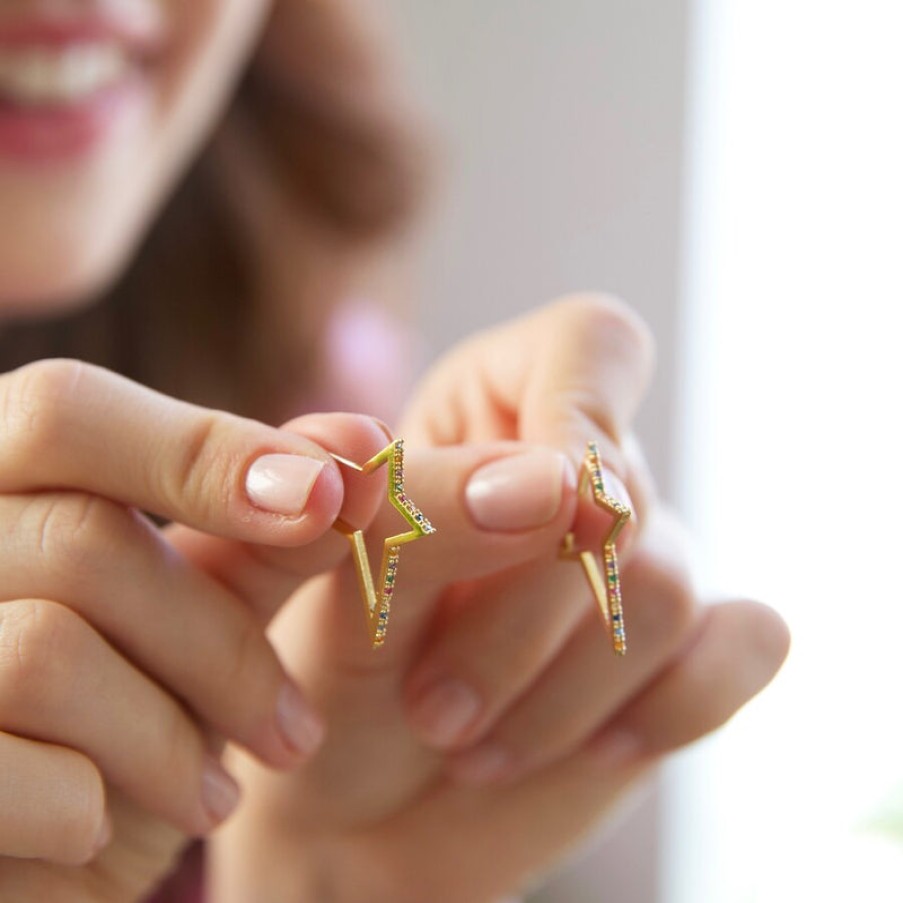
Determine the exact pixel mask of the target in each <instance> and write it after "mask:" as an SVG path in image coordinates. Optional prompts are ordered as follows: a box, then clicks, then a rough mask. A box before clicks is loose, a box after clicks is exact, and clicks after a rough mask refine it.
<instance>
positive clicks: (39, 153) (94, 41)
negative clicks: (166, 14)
mask: <svg viewBox="0 0 903 903" xmlns="http://www.w3.org/2000/svg"><path fill="white" fill-rule="evenodd" d="M161 39H162V35H161V32H160V29H159V27H158V26H154V25H152V23H150V22H149V21H148V22H138V21H137V20H136V21H125V20H122V21H120V20H117V19H115V18H111V17H106V16H105V17H99V16H85V17H80V18H78V19H57V18H52V19H51V18H43V19H36V18H31V19H28V20H24V19H23V20H19V21H12V20H7V21H3V19H2V17H0V60H2V58H3V57H4V56H5V58H6V61H7V65H8V66H10V65H11V66H12V67H13V69H15V68H16V66H22V67H23V69H25V70H27V69H28V65H29V57H31V60H30V64H31V65H32V67H33V66H34V63H35V60H34V57H35V56H36V55H38V56H39V55H41V54H43V55H44V56H50V57H51V58H53V56H54V54H56V55H59V57H60V58H62V57H63V56H65V55H66V54H67V53H68V52H70V51H76V50H78V48H85V47H91V46H95V47H97V46H100V47H112V48H115V49H116V50H117V51H118V52H120V53H121V54H122V55H123V56H124V57H126V58H127V59H128V66H125V67H123V69H122V71H121V72H120V73H118V74H117V75H116V76H115V77H114V78H111V79H110V80H108V81H107V82H105V83H98V84H96V85H95V86H93V87H92V88H90V89H89V90H87V91H85V90H84V86H82V89H83V90H77V89H75V88H74V87H73V86H71V85H66V84H65V77H64V76H63V75H61V74H60V72H58V71H56V69H55V67H54V66H51V67H50V71H49V72H48V71H44V72H43V73H42V74H41V75H39V76H35V73H34V72H33V71H32V72H31V73H30V74H29V73H28V72H25V74H24V75H22V76H21V78H22V79H24V81H25V83H26V84H25V88H23V87H22V84H21V83H17V82H16V80H15V79H13V84H14V85H17V88H16V89H14V88H12V87H11V86H10V83H9V82H8V81H6V82H4V81H0V157H5V158H7V159H10V160H14V161H17V162H20V163H29V164H40V163H46V162H57V161H64V160H71V159H74V158H77V157H83V156H85V155H87V154H90V153H91V152H92V151H94V150H96V149H98V148H100V147H101V146H102V145H103V144H104V143H105V140H106V139H107V138H108V137H109V136H110V135H111V134H112V132H113V130H114V129H115V128H116V126H117V124H118V123H119V122H120V121H121V120H122V118H123V116H125V115H127V114H128V113H130V112H134V111H135V110H136V109H137V108H139V107H140V106H141V104H143V103H147V102H149V91H148V79H147V77H146V76H147V69H148V67H149V66H150V65H151V64H152V63H153V60H154V57H155V56H156V54H157V53H158V52H159V49H160V46H161ZM16 58H18V60H16ZM10 59H12V60H13V62H12V63H10V62H9V61H10ZM56 65H62V64H61V63H58V64H56ZM45 70H46V62H45ZM67 77H71V73H70V76H67ZM54 78H56V79H57V80H60V79H63V82H64V84H63V86H62V87H60V85H57V86H56V87H57V90H56V91H54V90H49V91H48V90H47V84H46V81H47V80H48V79H50V81H51V82H53V80H54ZM35 80H37V85H38V87H37V88H36V87H35ZM42 80H43V82H42ZM69 88H72V90H68V89H69Z"/></svg>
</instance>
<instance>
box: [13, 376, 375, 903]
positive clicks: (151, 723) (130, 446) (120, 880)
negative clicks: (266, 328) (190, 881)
mask: <svg viewBox="0 0 903 903" xmlns="http://www.w3.org/2000/svg"><path fill="white" fill-rule="evenodd" d="M0 420H2V427H3V428H2V438H0V537H2V539H0V570H2V573H3V581H2V588H0V813H2V814H0V899H2V900H4V901H10V903H14V901H15V903H19V901H21V903H25V901H28V903H33V901H38V900H41V901H44V900H47V901H53V903H68V901H76V900H77V901H79V903H90V901H104V903H111V901H123V903H126V901H127V903H132V901H135V900H137V899H138V898H139V897H140V896H141V895H142V894H143V893H145V892H146V891H147V890H149V889H150V888H151V887H152V886H153V885H154V884H155V883H156V881H157V880H158V879H159V878H160V877H161V876H162V875H163V874H164V873H165V871H166V870H167V869H168V868H169V867H170V865H171V863H172V860H173V858H174V856H175V855H176V854H177V852H178V851H179V850H180V848H181V846H182V844H183V843H184V840H185V838H186V837H188V836H197V835H202V834H206V833H207V832H209V831H210V830H211V829H213V828H214V827H216V826H217V825H218V824H219V823H220V822H222V820H223V819H224V818H225V817H226V816H227V815H228V814H229V813H230V812H231V810H232V809H233V808H234V806H235V804H236V803H237V802H238V798H239V789H238V787H237V785H236V784H235V782H234V781H233V780H232V778H231V777H230V776H229V775H228V774H227V773H226V771H225V770H224V769H223V767H222V766H221V764H220V762H219V758H220V755H219V754H220V751H221V748H222V741H221V739H220V738H228V739H229V740H231V741H232V742H234V743H237V744H239V745H240V746H241V747H242V748H244V749H246V750H248V751H249V752H250V753H251V754H253V755H254V756H256V757H257V758H258V759H259V760H260V761H262V762H265V763H266V764H267V765H268V766H270V767H274V768H282V769H285V768H292V767H296V766H298V765H299V763H301V762H303V761H304V760H305V759H306V758H307V757H308V756H309V755H310V754H311V753H312V752H313V750H314V749H315V748H316V746H317V744H318V743H319V742H320V739H321V734H322V725H321V723H320V720H319V719H318V717H317V716H316V715H315V714H314V713H313V711H312V709H311V708H310V706H309V704H308V703H307V702H306V701H305V699H304V697H303V696H302V695H301V694H300V692H299V691H298V689H297V685H296V683H295V682H294V681H293V680H292V679H291V678H290V677H289V676H288V675H287V674H286V672H285V671H284V670H283V668H282V666H281V664H280V663H279V661H278V659H277V658H276V656H275V654H274V652H273V649H272V647H271V646H270V644H269V643H268V642H267V640H266V637H265V634H264V629H263V623H264V617H262V614H261V612H259V611H252V610H251V609H250V608H249V607H248V606H247V605H245V604H244V603H243V601H242V600H241V599H240V598H239V597H238V595H237V594H236V593H234V592H231V591H230V590H228V589H227V588H226V587H225V586H224V585H223V584H222V583H220V582H218V581H216V580H214V579H212V578H211V577H210V576H208V575H206V574H204V573H202V572H201V571H199V570H198V569H197V568H195V567H194V566H193V565H191V564H190V563H189V562H188V561H187V560H186V558H185V557H184V556H183V555H181V554H180V553H178V552H177V551H176V550H175V549H174V548H173V547H172V546H171V545H170V544H168V543H167V542H166V541H165V539H164V536H163V534H162V533H161V532H160V531H159V530H158V529H157V528H156V527H155V526H154V525H153V524H152V523H151V522H150V521H149V520H148V519H147V517H146V516H145V515H144V514H142V513H140V512H141V511H147V512H153V513H154V514H156V515H159V516H161V517H164V518H167V519H171V520H173V521H178V522H181V523H183V524H190V525H191V526H192V527H193V528H196V529H197V530H202V531H206V532H209V533H212V534H216V535H218V536H219V537H221V539H220V540H219V543H220V545H221V547H223V548H226V549H229V550H230V551H231V557H232V568H231V571H230V574H231V577H232V578H233V579H234V581H235V582H236V583H237V584H239V583H241V582H242V581H243V580H244V581H246V582H250V581H251V580H252V578H251V577H250V576H249V575H250V574H251V573H252V572H253V571H254V568H255V567H260V565H259V564H256V559H254V557H253V556H252V555H248V556H247V557H243V553H244V551H245V550H246V549H248V548H253V549H257V548H259V547H260V546H261V545H262V544H266V545H267V546H268V547H272V548H277V547H282V551H283V552H284V556H283V558H284V559H285V561H284V564H285V566H286V567H287V566H289V565H291V566H292V567H293V568H294V574H295V575H296V577H295V579H296V580H298V579H304V578H305V577H308V576H310V575H311V574H313V573H315V572H316V570H317V567H318V563H317V562H316V560H315V559H314V557H312V556H310V555H309V553H308V551H307V550H308V549H309V548H310V546H309V544H310V543H311V542H312V541H313V540H316V539H317V538H318V537H319V536H320V535H321V534H322V533H323V532H324V531H326V530H328V529H329V527H330V526H331V524H332V522H333V520H334V519H335V517H336V515H337V514H338V513H339V511H340V509H341V506H342V503H343V493H344V488H343V484H342V478H341V475H340V474H339V472H338V470H337V468H336V465H335V463H334V462H333V461H332V460H331V459H330V458H329V457H328V455H326V453H325V452H324V451H323V450H322V449H321V448H320V447H319V446H318V445H316V444H315V443H313V442H311V441H309V440H307V439H304V438H302V437H301V436H299V435H293V434H292V433H290V432H285V431H277V430H275V429H270V428H268V427H266V426H263V425H260V424H257V423H254V422H251V421H246V420H242V419H239V418H237V417H232V416H230V415H227V414H222V413H219V412H214V411H207V410H202V409H200V408H195V407H192V406H190V405H187V404H184V403H182V402H178V401H173V400H172V399H169V398H166V397H164V396H161V395H158V394H156V393H153V392H151V391H149V390H147V389H144V388H142V387H139V386H137V385H135V384H133V383H130V382H128V381H127V380H125V379H122V378H120V377H117V376H114V375H112V374H110V373H108V372H106V371H103V370H100V369H98V368H95V367H90V366H87V365H84V364H80V363H76V362H72V361H44V362H40V363H37V364H33V365H30V366H28V367H25V368H23V369H20V370H17V371H15V372H12V373H9V374H6V375H3V376H2V377H0ZM329 425H330V428H331V433H330V436H331V441H332V443H333V444H335V443H336V442H338V443H339V445H341V444H342V443H347V445H348V451H349V453H354V452H356V451H359V450H360V447H361V445H362V444H363V445H364V446H365V447H370V446H373V445H379V444H380V442H383V441H384V435H383V432H382V430H381V429H380V428H379V427H377V426H376V425H375V424H373V423H372V421H370V420H369V419H367V418H357V417H349V416H346V417H339V418H333V419H332V420H330V421H329ZM272 456H277V457H272ZM356 496H357V498H358V499H360V500H362V503H363V504H365V506H367V505H369V507H368V508H367V511H369V510H370V509H371V508H372V507H373V505H374V504H375V499H374V500H373V501H368V496H367V488H366V487H363V488H362V489H361V490H360V491H358V492H357V493H356ZM367 511H365V512H363V516H366V514H367ZM355 514H357V515H358V516H362V515H361V512H354V510H353V508H352V509H349V516H355ZM249 544H253V546H251V545H249ZM285 547H290V548H291V549H295V548H296V547H303V548H301V550H300V551H298V552H290V551H288V550H286V549H285ZM274 554H278V553H275V552H274ZM305 555H307V557H306V558H305Z"/></svg>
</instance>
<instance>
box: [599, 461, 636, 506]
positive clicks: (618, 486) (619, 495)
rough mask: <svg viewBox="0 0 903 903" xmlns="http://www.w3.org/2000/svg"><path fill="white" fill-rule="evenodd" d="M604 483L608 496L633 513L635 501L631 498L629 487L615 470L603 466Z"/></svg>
mask: <svg viewBox="0 0 903 903" xmlns="http://www.w3.org/2000/svg"><path fill="white" fill-rule="evenodd" d="M602 481H603V485H604V486H605V494H606V495H610V496H611V497H612V498H613V499H615V501H618V502H620V503H621V504H622V505H624V506H626V507H627V508H629V509H630V510H631V511H633V510H634V507H633V500H632V499H631V498H630V493H629V492H628V491H627V487H626V486H625V485H624V483H623V482H622V481H621V478H620V477H619V476H618V475H617V474H616V473H615V472H614V471H613V470H609V469H608V468H607V467H606V466H605V465H604V464H603V465H602Z"/></svg>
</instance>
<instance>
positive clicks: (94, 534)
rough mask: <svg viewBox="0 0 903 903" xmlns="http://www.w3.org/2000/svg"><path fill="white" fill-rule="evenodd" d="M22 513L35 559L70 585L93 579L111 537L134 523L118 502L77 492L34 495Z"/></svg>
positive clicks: (129, 528) (123, 533)
mask: <svg viewBox="0 0 903 903" xmlns="http://www.w3.org/2000/svg"><path fill="white" fill-rule="evenodd" d="M25 517H26V518H27V519H28V520H30V532H31V535H32V537H33V542H34V554H35V556H36V558H37V560H38V561H40V563H41V566H42V567H43V568H45V569H46V570H47V571H48V572H50V573H52V574H54V575H56V576H58V577H61V578H63V579H65V581H66V585H67V586H68V587H69V588H71V589H75V588H77V587H83V586H84V585H85V584H86V583H90V582H92V581H93V580H94V579H96V575H97V572H98V564H99V562H102V561H104V560H105V558H106V557H107V556H108V555H109V549H110V540H111V537H115V536H119V537H121V536H123V535H127V533H126V531H129V530H131V528H132V527H133V521H132V518H131V517H130V516H129V513H128V512H127V510H126V509H125V508H123V507H122V506H121V505H118V504H116V503H115V502H111V501H109V500H108V499H104V498H100V497H99V496H94V495H88V494H86V493H79V492H71V493H58V494H52V495H46V496H44V495H39V496H35V497H34V498H33V500H32V501H31V503H30V505H29V507H28V508H27V509H26V513H25Z"/></svg>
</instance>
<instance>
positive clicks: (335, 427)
mask: <svg viewBox="0 0 903 903" xmlns="http://www.w3.org/2000/svg"><path fill="white" fill-rule="evenodd" d="M283 429H286V430H289V431H291V432H294V433H297V434H298V435H301V436H304V437H305V438H306V439H309V440H311V441H312V442H315V443H317V444H318V445H319V446H320V447H322V448H324V449H326V450H327V451H329V452H332V453H334V454H337V455H339V456H341V457H342V458H344V459H346V460H348V461H354V462H357V463H363V462H366V461H369V460H370V459H371V458H374V457H376V455H378V454H379V452H381V451H382V450H383V449H384V448H385V447H386V446H387V445H388V444H389V443H390V442H391V441H392V436H391V434H390V433H389V431H388V428H387V427H385V426H383V425H382V424H380V423H379V422H378V421H376V420H370V419H369V418H361V417H359V416H357V415H355V414H311V415H308V416H305V417H299V418H297V419H295V420H293V421H291V422H290V423H288V424H286V425H285V426H284V427H283ZM341 471H342V479H343V481H344V486H345V491H344V498H343V502H342V507H341V510H340V511H339V513H338V516H339V517H341V518H342V519H343V520H345V521H346V522H348V523H351V524H354V525H355V526H358V527H360V528H361V529H365V528H367V527H368V526H369V525H370V523H371V521H372V520H373V518H374V516H375V514H376V512H377V510H378V509H379V506H380V504H381V503H382V502H383V501H384V500H385V498H386V487H385V481H384V479H383V480H381V479H380V478H379V477H375V478H371V477H366V476H364V475H362V474H360V473H357V472H356V471H355V470H354V469H352V468H347V467H342V468H341ZM166 534H167V539H168V540H169V542H170V543H171V544H172V545H174V546H175V547H176V548H178V549H180V550H181V551H182V552H183V553H184V554H185V555H186V557H188V558H189V560H191V562H192V563H193V564H194V565H195V566H196V567H198V568H200V569H201V570H203V571H204V572H205V573H207V574H209V575H211V576H212V577H215V578H216V579H217V580H218V581H219V582H220V583H222V584H223V585H225V586H226V587H227V588H228V589H230V590H231V591H232V592H233V593H235V594H236V595H237V596H239V597H240V598H241V599H242V600H243V601H244V602H245V603H246V604H247V605H248V606H249V607H250V608H251V609H252V610H253V611H254V612H255V613H256V614H257V615H258V616H259V617H260V619H261V620H262V621H264V622H267V621H269V620H270V618H272V616H273V614H274V612H275V611H276V610H277V609H278V608H279V606H281V605H282V603H283V602H284V601H285V600H286V599H287V598H288V597H289V596H290V595H291V594H292V593H293V592H294V591H295V590H297V589H298V587H299V586H300V585H301V584H302V583H303V582H304V581H305V580H308V579H310V578H311V577H312V576H314V575H315V574H319V573H323V572H325V571H328V570H331V569H332V568H334V567H335V566H336V565H338V564H339V563H340V562H341V561H342V560H343V559H345V558H347V557H348V554H349V544H348V540H347V539H346V538H345V537H344V536H342V535H341V534H339V533H337V532H336V531H335V530H330V531H328V532H327V533H325V534H324V535H323V536H322V537H320V539H318V540H317V541H316V542H314V543H311V544H309V545H304V546H298V547H297V548H291V549H285V548H281V547H276V546H265V545H255V544H251V543H242V542H238V541H235V540H228V539H223V538H221V537H217V536H211V535H210V534H208V533H202V532H200V531H197V530H192V529H190V528H188V527H184V526H182V525H180V524H174V525H171V526H170V527H168V528H167V530H166Z"/></svg>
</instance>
